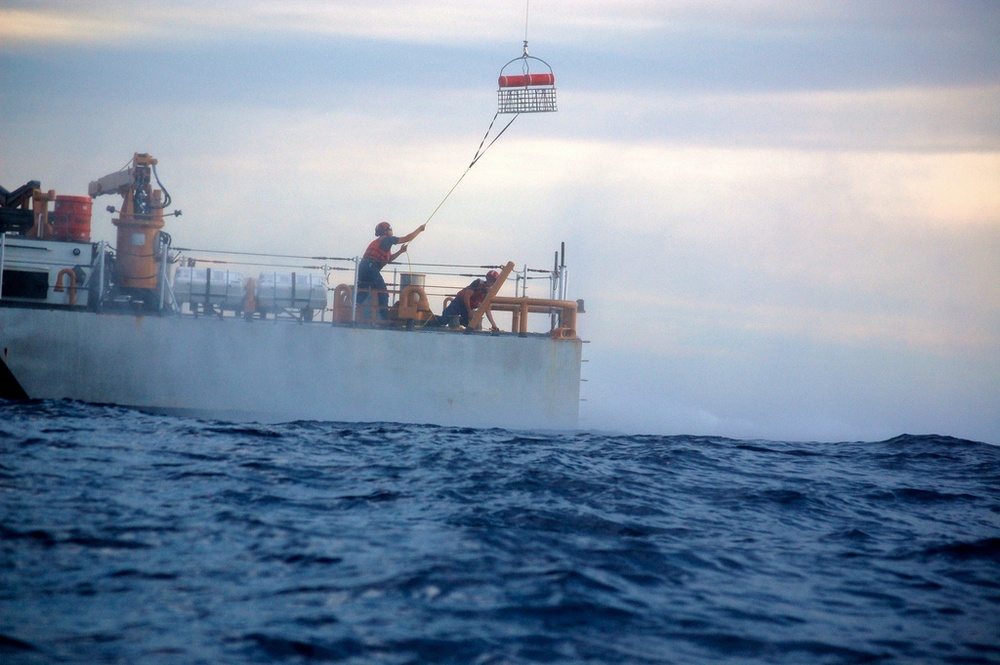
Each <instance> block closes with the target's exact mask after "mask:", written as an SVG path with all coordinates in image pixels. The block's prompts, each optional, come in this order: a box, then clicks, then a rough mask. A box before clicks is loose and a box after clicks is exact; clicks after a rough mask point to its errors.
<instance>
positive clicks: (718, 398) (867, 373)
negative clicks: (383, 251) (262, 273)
mask: <svg viewBox="0 0 1000 665" xmlns="http://www.w3.org/2000/svg"><path fill="white" fill-rule="evenodd" d="M526 37H527V39H528V41H529V50H530V54H531V55H532V56H536V57H538V58H541V59H543V60H544V61H545V62H546V63H548V64H549V65H550V66H551V67H552V69H553V73H554V74H555V77H556V87H557V100H558V111H557V112H556V113H539V114H522V115H521V116H519V117H518V118H517V120H516V121H515V122H514V124H513V125H511V127H510V129H508V130H507V132H506V133H505V134H504V135H503V136H502V137H500V139H499V140H498V141H497V142H496V143H495V144H494V145H493V146H492V147H491V148H490V149H489V151H488V152H487V153H486V154H485V155H484V157H483V158H482V159H480V161H479V162H477V163H476V165H475V167H474V168H472V169H470V170H469V171H468V173H467V174H466V175H465V177H464V178H463V179H462V180H461V182H460V184H459V186H458V187H456V188H455V190H454V192H453V193H452V194H451V195H450V196H449V197H448V198H447V200H446V201H445V203H444V205H443V206H442V207H441V209H440V210H439V211H438V212H437V213H436V214H435V215H434V216H433V218H432V221H431V222H430V223H429V225H428V228H427V231H426V233H424V234H423V235H422V236H420V238H418V239H417V240H416V241H415V242H414V243H413V244H412V245H411V248H410V260H411V261H414V262H425V263H433V262H447V263H462V264H472V265H477V264H500V263H505V262H506V261H508V260H512V261H514V262H515V264H516V265H518V266H521V265H525V264H526V265H529V266H532V267H540V268H547V267H550V266H551V265H552V261H553V256H554V252H555V251H556V250H558V249H559V247H560V244H561V243H565V248H566V262H567V264H568V266H569V267H568V297H570V298H571V299H577V298H582V299H584V300H585V302H586V314H583V315H582V316H581V317H580V321H579V331H580V335H581V337H583V338H584V339H585V340H587V341H588V344H586V345H585V347H584V358H585V360H586V361H587V362H586V363H585V364H584V366H583V377H584V379H585V382H584V383H583V384H582V386H581V397H582V398H583V400H584V401H582V402H581V411H580V426H581V427H582V428H585V429H594V430H602V431H605V430H609V431H616V432H625V433H641V434H700V435H714V436H729V437H736V438H759V439H784V440H797V441H812V440H815V441H849V440H850V441H853V440H881V439H885V438H889V437H892V436H895V435H898V434H902V433H910V434H929V433H935V434H941V435H951V436H956V437H962V438H970V439H975V440H980V441H987V442H990V443H997V444H1000V3H997V2H994V1H992V0H948V1H944V0H941V1H937V2H930V1H925V0H900V1H893V0H882V1H878V0H877V1H871V0H863V1H850V0H846V1H845V0H831V1H820V0H794V1H793V0H747V1H740V2H733V1H723V0H699V1H698V2H679V1H677V2H675V1H671V0H614V1H612V0H605V1H598V0H534V1H533V2H530V4H528V3H526V2H524V1H523V0H518V1H516V2H515V1H513V0H490V1H487V2H475V3H470V2H468V1H467V0H419V1H416V0H367V1H366V2H364V3H359V2H348V1H346V0H345V1H341V0H325V1H318V0H258V1H249V0H247V1H241V0H233V1H231V2H226V3H218V2H210V1H209V0H186V1H179V2H175V1H170V0H167V1H164V2H159V3H133V2H120V1H119V2H107V1H104V0H102V1H101V2H98V1H96V0H72V1H70V0H67V1H63V2H58V1H53V0H31V1H30V2H28V1H22V0H5V1H4V2H3V3H0V185H3V186H4V187H6V188H8V189H14V188H15V187H18V186H20V185H21V184H23V183H25V182H26V181H28V180H39V181H40V182H41V183H42V186H43V188H44V189H55V190H56V191H57V192H58V193H60V194H68V195H74V194H77V195H78V194H85V193H86V187H87V183H89V182H90V181H91V180H94V179H96V178H98V177H100V176H102V175H105V174H107V173H111V172H113V171H116V170H118V169H119V168H121V167H122V166H124V165H125V164H126V163H127V162H128V161H129V159H130V158H131V156H132V154H133V153H135V152H147V153H150V154H152V155H153V156H155V157H156V158H157V159H158V160H159V167H158V172H159V175H160V178H161V180H162V181H163V184H164V185H165V186H166V187H167V188H168V189H169V191H170V194H171V196H172V197H173V203H174V207H176V208H180V209H182V210H183V216H182V217H180V218H177V219H176V220H172V221H171V222H170V226H169V228H168V229H167V230H168V231H169V232H170V233H171V235H172V236H173V237H174V242H175V244H177V245H180V246H187V247H204V248H220V249H221V248H232V249H236V250H241V251H261V252H277V253H293V254H307V255H308V254H313V253H315V252H317V251H321V252H323V253H324V254H325V255H330V256H355V255H357V254H359V253H361V252H362V251H363V248H364V246H365V245H366V244H367V243H368V241H369V239H370V237H371V233H372V228H373V225H374V223H375V222H377V221H379V220H383V219H384V220H389V221H391V222H392V224H393V226H394V228H395V230H396V232H397V233H406V232H408V231H410V230H412V229H413V228H415V227H416V226H417V225H419V224H420V223H421V222H423V221H424V220H425V219H427V218H428V216H429V215H431V213H432V211H433V210H434V209H435V207H436V206H437V205H438V204H439V203H440V202H441V201H442V199H443V197H445V195H446V194H447V192H448V191H449V189H450V188H451V187H452V186H453V185H454V184H455V182H456V181H457V180H458V179H459V178H460V177H461V176H462V174H463V172H465V169H466V168H467V166H468V164H469V162H470V160H471V158H472V156H473V155H474V154H475V152H476V148H477V146H478V145H479V142H480V139H481V138H482V137H483V133H484V132H485V131H486V128H487V127H488V126H489V124H490V122H491V120H492V119H493V117H494V114H495V112H496V77H497V75H498V73H499V71H500V69H501V67H502V66H503V65H504V64H505V63H507V62H508V61H509V60H512V59H515V58H517V57H519V56H520V55H521V50H522V43H523V41H524V39H525V38H526ZM507 117H508V116H501V119H498V121H497V122H498V123H499V122H503V121H504V119H506V118H507ZM108 202H109V203H113V202H111V201H110V200H109V201H108ZM102 203H103V201H101V200H99V201H98V203H97V204H95V208H96V209H97V212H95V216H94V222H93V228H94V236H95V239H97V238H105V239H108V240H112V239H113V237H114V233H113V227H112V225H111V223H110V219H111V215H110V214H109V213H105V212H103V210H101V208H102V207H103V205H102ZM537 295H544V294H537ZM386 362H387V366H388V368H389V369H388V370H387V371H391V366H392V364H393V363H394V362H397V361H395V360H394V359H387V361H386ZM512 425H515V424H512Z"/></svg>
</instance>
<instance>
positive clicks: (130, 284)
mask: <svg viewBox="0 0 1000 665" xmlns="http://www.w3.org/2000/svg"><path fill="white" fill-rule="evenodd" d="M157 163H158V160H157V159H156V158H154V157H153V156H152V155H150V154H148V153H138V152H137V153H135V154H134V155H133V157H132V159H131V160H130V161H129V163H128V165H127V166H126V167H124V168H122V169H121V170H119V171H115V172H112V173H110V174H108V175H105V176H102V177H99V178H97V179H96V180H94V181H91V182H90V183H89V185H88V188H87V195H86V196H83V195H59V194H56V192H55V191H53V190H44V189H43V188H42V187H41V185H40V181H37V180H31V181H28V182H26V183H25V184H24V185H22V186H20V187H17V188H16V189H14V190H7V189H5V188H2V187H0V399H5V400H21V399H49V400H78V401H83V402H88V403H95V404H110V405H120V406H124V407H130V408H135V409H140V410H148V411H155V412H163V413H172V414H180V415H188V416H193V417H199V418H213V419H220V420H227V421H257V422H288V421H297V420H322V421H336V422H355V423H356V422H399V423H427V424H435V425H444V426H463V427H477V428H483V427H503V428H508V429H545V430H565V429H575V428H577V427H578V420H579V410H580V382H581V363H582V362H583V357H582V356H583V348H584V346H583V345H584V344H585V341H584V340H582V339H581V338H580V336H579V334H578V330H577V319H578V316H579V315H580V314H582V313H583V301H582V300H571V299H568V298H567V297H566V289H565V284H566V279H565V275H566V265H565V246H563V247H562V248H561V250H557V251H556V252H554V260H553V265H552V267H551V268H529V267H528V266H527V265H524V266H523V267H522V268H520V269H518V268H515V265H516V264H515V263H514V262H513V261H506V262H505V263H498V264H497V265H496V266H461V265H459V266H433V265H432V266H423V267H421V266H407V268H408V269H407V270H405V271H404V270H401V269H400V268H399V267H398V266H396V267H394V268H393V270H392V274H391V275H390V280H389V283H387V286H386V291H387V292H388V295H389V296H390V298H389V303H388V304H387V305H384V306H383V305H382V304H380V303H379V300H380V299H379V298H377V297H375V295H376V294H369V295H371V297H368V298H367V299H365V298H358V297H357V295H358V294H360V293H364V289H359V288H358V277H357V276H358V265H359V258H358V257H292V256H286V255H280V254H273V253H266V252H265V253H262V254H253V255H251V254H249V253H244V252H236V251H233V252H226V251H224V250H212V251H209V250H197V249H194V248H189V247H179V246H177V245H175V243H174V240H173V237H172V236H171V235H170V234H169V233H167V232H166V231H165V230H164V229H165V227H166V222H167V219H168V218H170V217H176V216H178V215H180V214H181V212H180V211H179V210H174V211H172V212H169V211H168V209H169V207H170V205H171V202H172V199H171V197H170V194H169V193H168V191H167V189H166V188H165V187H164V186H163V185H162V183H161V182H160V179H159V176H158V174H157V168H156V167H157ZM102 196H111V197H120V203H119V205H118V206H117V207H116V206H108V208H107V209H108V210H109V211H110V212H111V213H112V214H113V215H117V216H116V217H114V218H112V220H111V222H112V224H113V225H114V226H115V228H116V233H115V244H114V245H112V244H110V242H108V241H105V240H100V241H94V240H92V239H91V237H90V233H91V220H92V214H93V206H94V201H95V200H96V199H97V198H98V197H102ZM414 268H416V269H414ZM484 268H490V269H495V270H496V272H497V273H498V275H499V277H498V279H497V280H496V281H495V282H494V283H493V286H492V287H491V288H490V289H489V291H488V293H487V294H486V296H485V298H484V299H483V300H482V303H481V304H480V305H479V306H478V307H477V308H476V309H475V311H473V312H471V313H470V316H469V318H468V321H467V325H464V326H463V325H461V324H460V323H458V322H457V321H454V320H442V316H441V314H439V313H438V311H439V305H440V307H443V306H444V305H445V304H446V303H447V302H448V301H449V299H450V298H451V297H454V294H453V291H454V285H455V284H456V283H459V284H461V283H462V281H463V280H464V281H467V280H468V278H469V276H470V275H471V276H475V275H476V274H477V272H476V271H477V270H479V271H481V270H482V269H484ZM384 272H386V271H384ZM478 274H479V275H481V274H482V272H479V273H478ZM352 277H353V279H352ZM538 280H542V282H541V284H542V286H540V287H539V286H537V285H538V284H539V281H538ZM529 282H530V283H531V284H532V290H538V289H543V290H544V291H545V292H544V294H543V297H537V296H534V295H529V289H528V284H529ZM546 286H547V288H546ZM449 288H450V289H451V292H452V295H451V296H449V295H448V293H449ZM359 301H361V302H360V303H359ZM487 312H490V313H492V314H493V316H494V317H495V318H499V319H500V321H501V325H500V326H499V327H502V328H504V330H499V329H494V327H493V326H489V327H488V328H484V327H483V325H482V320H483V316H484V314H486V313H487ZM507 317H509V318H507Z"/></svg>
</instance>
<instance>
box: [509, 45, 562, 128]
mask: <svg viewBox="0 0 1000 665" xmlns="http://www.w3.org/2000/svg"><path fill="white" fill-rule="evenodd" d="M529 61H534V62H537V63H541V64H542V65H543V66H544V68H545V69H547V70H548V71H543V72H542V73H538V72H537V71H536V72H534V73H532V71H531V65H532V63H531V62H529ZM515 62H520V63H521V73H520V74H511V73H506V71H507V69H508V67H510V66H511V65H512V64H514V63H515ZM537 69H538V67H537V66H536V70H537ZM497 86H498V87H497V113H547V112H551V111H555V110H556V77H555V74H553V73H552V67H550V66H549V63H547V62H545V61H544V60H542V59H541V58H535V57H532V56H530V55H528V45H527V42H525V46H524V55H522V56H521V57H519V58H514V59H513V60H511V61H510V62H508V63H507V64H506V65H504V66H503V67H502V68H501V69H500V78H499V79H498V80H497Z"/></svg>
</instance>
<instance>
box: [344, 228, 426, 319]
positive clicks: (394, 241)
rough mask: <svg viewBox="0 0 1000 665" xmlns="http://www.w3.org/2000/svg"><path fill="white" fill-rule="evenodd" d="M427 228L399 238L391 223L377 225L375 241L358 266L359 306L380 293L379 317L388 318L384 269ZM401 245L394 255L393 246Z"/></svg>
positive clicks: (387, 296) (387, 293) (417, 229)
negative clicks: (383, 276)
mask: <svg viewBox="0 0 1000 665" xmlns="http://www.w3.org/2000/svg"><path fill="white" fill-rule="evenodd" d="M426 226H427V225H426V224H421V225H420V226H418V227H417V228H416V229H415V230H413V231H412V232H411V233H407V234H406V235H405V236H402V237H400V238H397V237H396V236H394V235H393V234H392V225H391V224H389V222H379V223H378V224H376V225H375V240H372V241H371V243H369V244H368V248H367V249H365V253H364V256H362V257H361V263H360V265H359V266H358V297H357V303H358V304H359V305H360V304H362V303H363V302H365V301H367V300H368V295H369V293H370V292H371V291H378V304H379V310H378V311H379V316H380V317H381V318H383V319H385V318H388V309H389V292H388V291H386V287H385V280H384V279H383V278H382V268H383V267H384V266H385V265H386V264H387V263H392V262H393V261H395V260H396V257H398V256H399V255H400V254H402V253H403V252H405V251H406V243H408V242H410V241H411V240H413V239H414V238H416V237H417V236H418V235H420V234H421V233H422V232H423V230H424V228H426ZM400 243H402V245H403V246H402V247H400V248H399V249H398V250H397V251H396V252H395V253H393V252H392V246H393V245H398V244H400Z"/></svg>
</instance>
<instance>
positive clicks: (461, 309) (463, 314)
mask: <svg viewBox="0 0 1000 665" xmlns="http://www.w3.org/2000/svg"><path fill="white" fill-rule="evenodd" d="M456 314H457V315H458V321H459V323H461V324H462V325H463V326H468V325H469V316H470V313H469V309H468V308H467V307H466V306H465V301H464V300H462V299H461V298H452V301H451V302H450V303H448V306H447V307H445V308H444V311H443V312H442V313H441V317H440V318H439V319H438V321H440V322H441V325H443V326H446V325H448V323H449V322H450V321H451V317H453V316H455V315H456Z"/></svg>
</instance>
